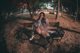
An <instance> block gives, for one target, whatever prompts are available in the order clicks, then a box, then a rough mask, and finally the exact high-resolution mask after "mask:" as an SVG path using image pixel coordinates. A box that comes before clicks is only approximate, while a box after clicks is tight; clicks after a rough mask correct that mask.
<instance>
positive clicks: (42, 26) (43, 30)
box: [36, 12, 49, 37]
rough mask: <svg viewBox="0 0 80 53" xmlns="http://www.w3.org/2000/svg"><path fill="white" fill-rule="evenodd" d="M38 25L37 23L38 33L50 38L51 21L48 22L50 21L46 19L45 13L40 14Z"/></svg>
mask: <svg viewBox="0 0 80 53" xmlns="http://www.w3.org/2000/svg"><path fill="white" fill-rule="evenodd" d="M36 23H37V24H36V27H37V30H36V31H37V32H38V33H39V34H41V35H42V36H43V37H47V36H49V33H48V30H47V26H48V25H49V21H48V19H46V17H45V13H44V12H41V13H40V14H39V18H38V19H37V22H36Z"/></svg>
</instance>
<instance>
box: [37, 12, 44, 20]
mask: <svg viewBox="0 0 80 53" xmlns="http://www.w3.org/2000/svg"><path fill="white" fill-rule="evenodd" d="M41 14H43V18H44V17H45V13H44V12H41V13H40V14H39V18H38V19H37V20H39V19H40V18H41ZM44 19H45V18H44Z"/></svg>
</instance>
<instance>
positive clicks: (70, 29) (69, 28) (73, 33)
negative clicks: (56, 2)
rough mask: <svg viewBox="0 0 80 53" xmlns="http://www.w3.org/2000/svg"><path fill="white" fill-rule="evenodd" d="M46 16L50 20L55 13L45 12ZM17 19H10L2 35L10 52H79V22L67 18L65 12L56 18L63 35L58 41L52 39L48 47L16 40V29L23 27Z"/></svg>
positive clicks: (52, 19)
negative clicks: (63, 32)
mask: <svg viewBox="0 0 80 53" xmlns="http://www.w3.org/2000/svg"><path fill="white" fill-rule="evenodd" d="M35 17H37V16H35ZM46 17H47V18H48V19H49V21H50V22H54V21H55V19H54V18H55V15H51V14H46ZM17 21H18V20H14V21H10V22H8V23H7V24H6V26H5V35H4V37H5V40H6V44H7V48H8V50H9V52H10V53H80V24H79V22H76V21H74V20H72V19H71V18H69V16H67V14H64V13H63V14H62V16H61V17H59V18H58V19H57V21H59V22H60V27H62V29H63V30H64V31H65V34H64V36H63V37H62V39H61V40H59V41H57V40H54V41H53V42H52V43H51V44H50V45H49V47H48V49H44V48H43V47H40V46H38V45H35V44H31V43H30V42H29V41H28V40H16V38H15V37H16V35H15V33H16V31H17V30H18V29H19V28H20V27H23V25H21V24H20V23H18V22H17Z"/></svg>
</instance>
